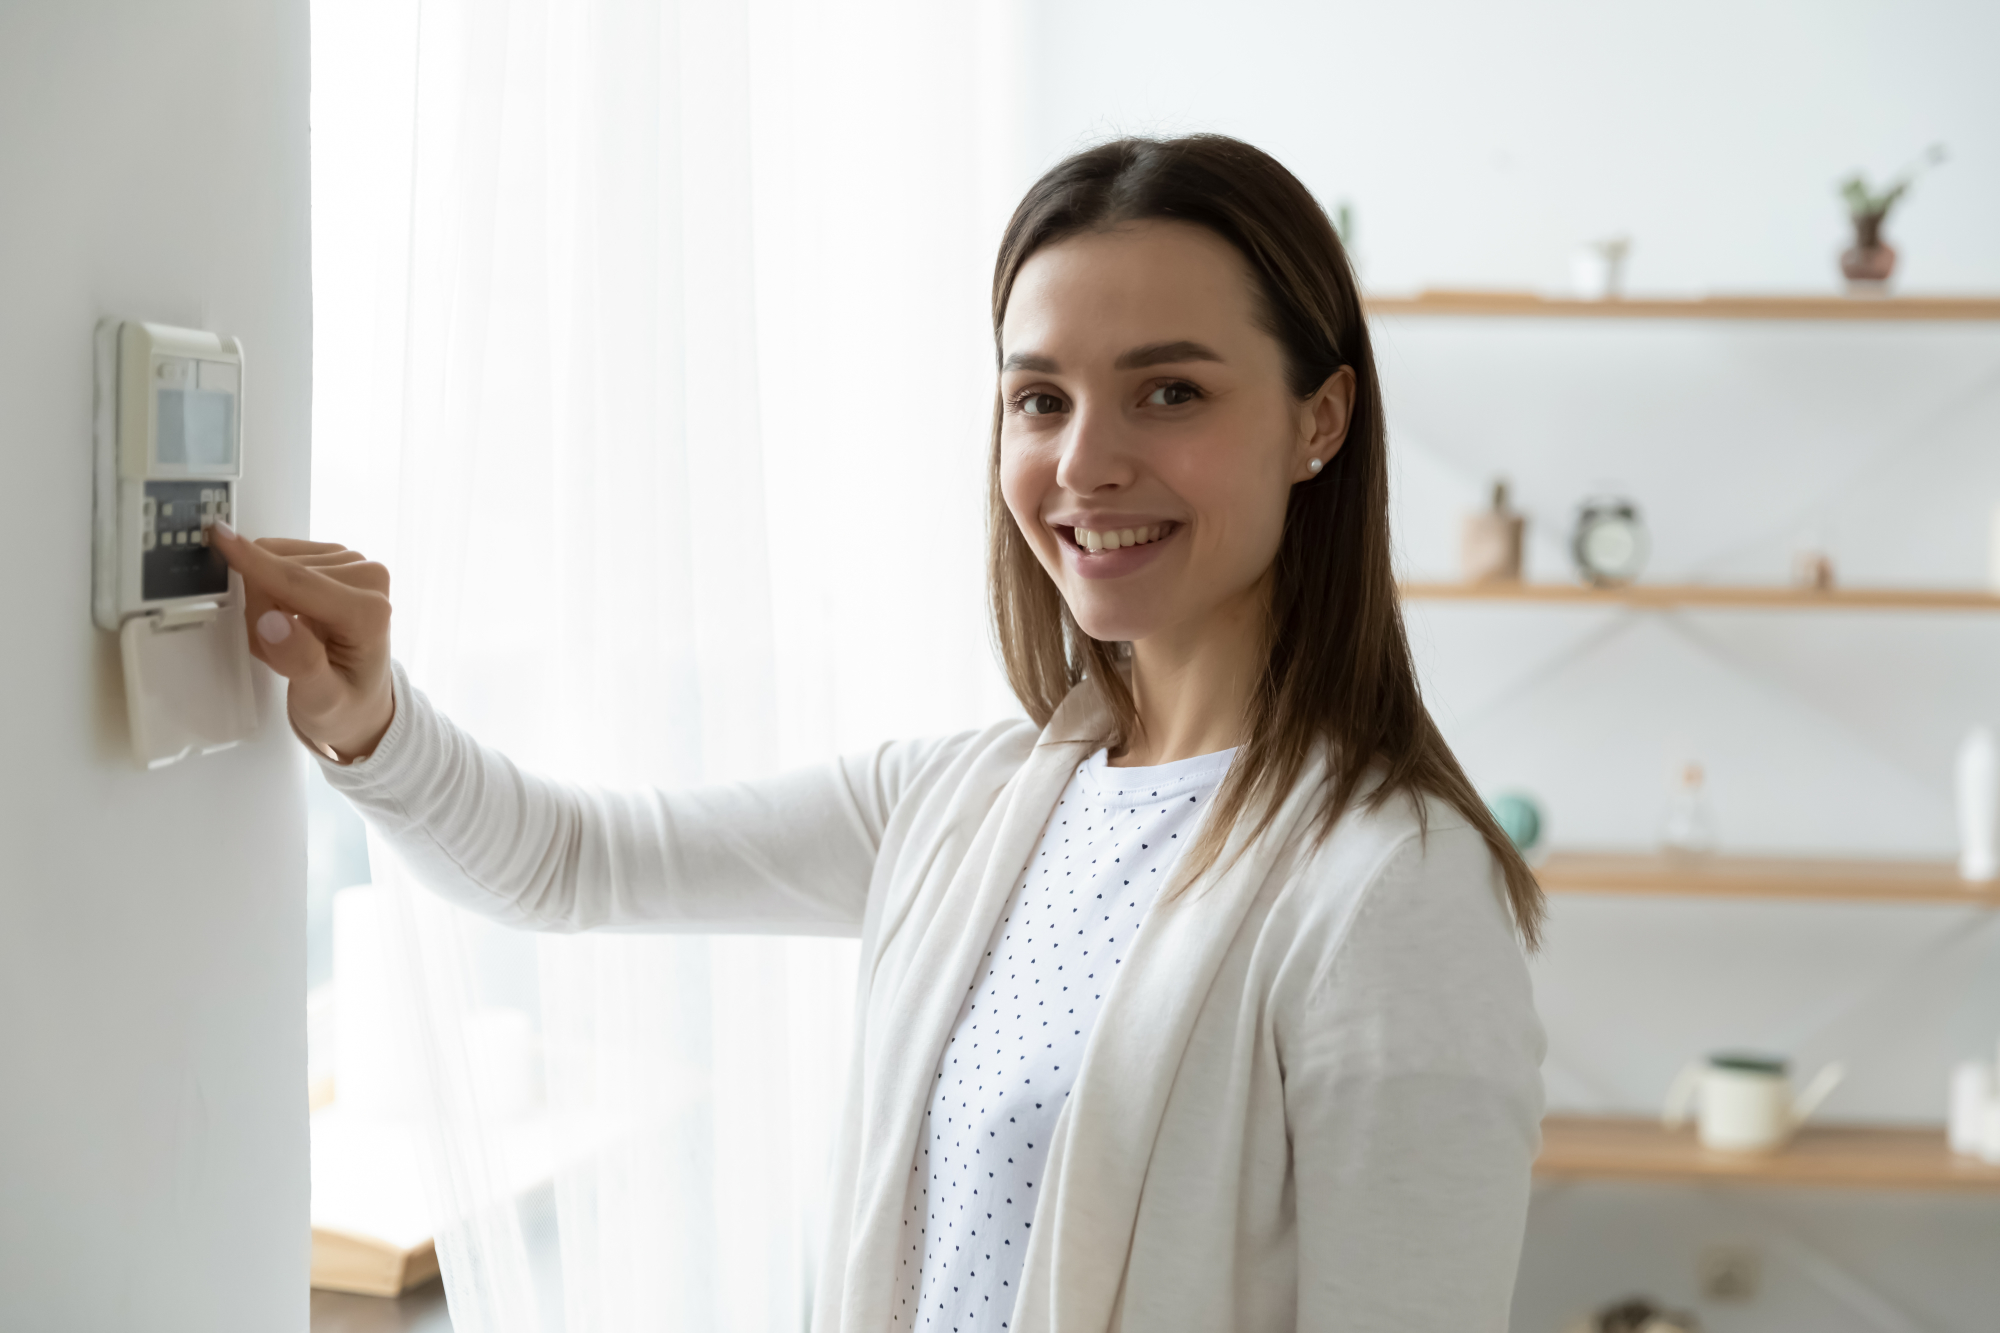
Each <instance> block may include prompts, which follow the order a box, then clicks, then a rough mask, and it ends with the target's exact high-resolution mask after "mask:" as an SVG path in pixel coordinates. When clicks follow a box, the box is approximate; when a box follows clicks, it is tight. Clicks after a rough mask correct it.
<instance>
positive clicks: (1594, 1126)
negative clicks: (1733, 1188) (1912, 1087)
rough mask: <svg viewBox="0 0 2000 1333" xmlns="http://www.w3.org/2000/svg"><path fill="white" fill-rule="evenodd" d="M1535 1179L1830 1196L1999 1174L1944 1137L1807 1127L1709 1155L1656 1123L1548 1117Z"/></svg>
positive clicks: (1992, 1183) (1977, 1187) (1954, 1184)
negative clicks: (1778, 1144)
mask: <svg viewBox="0 0 2000 1333" xmlns="http://www.w3.org/2000/svg"><path fill="white" fill-rule="evenodd" d="M1535 1175H1536V1176H1537V1177H1539V1178H1541V1179H1543V1180H1644V1181H1668V1182H1675V1183H1683V1184H1703V1185H1712V1184H1725V1185H1803V1186H1817V1187H1823V1188H1837V1189H1882V1190H1944V1191H1952V1192H1971V1191H1989V1192H1990V1191H2000V1166H1990V1165H1988V1164H1987V1163H1985V1162H1982V1161H1979V1160H1978V1159H1977V1158H1972V1157H1961V1156H1959V1155H1958V1154H1956V1153H1954V1152H1952V1151H1951V1149H1950V1147H1948V1146H1947V1145H1946V1143H1945V1138H1944V1130H1943V1129H1903V1128H1892V1127H1887V1126H1876V1125H1807V1126H1806V1127H1805V1128H1804V1129H1802V1130H1800V1131H1799V1133H1798V1137H1796V1138H1794V1139H1793V1140H1792V1142H1791V1143H1790V1144H1788V1145H1786V1147H1785V1148H1783V1149H1782V1150H1780V1151H1778V1152H1775V1153H1755V1154H1752V1153H1725V1152H1715V1151H1713V1150H1711V1149H1708V1148H1704V1147H1702V1146H1701V1145H1700V1144H1699V1143H1697V1142H1695V1137H1694V1130H1693V1129H1692V1128H1690V1129H1684V1130H1669V1129H1664V1128H1662V1127H1661V1125H1660V1123H1659V1121H1657V1120H1639V1119H1625V1118H1622V1117H1609V1116H1567V1115H1552V1116H1549V1117H1548V1118H1547V1119H1545V1120H1543V1121H1542V1155H1541V1156H1540V1157H1539V1158H1538V1159H1536V1162H1535Z"/></svg>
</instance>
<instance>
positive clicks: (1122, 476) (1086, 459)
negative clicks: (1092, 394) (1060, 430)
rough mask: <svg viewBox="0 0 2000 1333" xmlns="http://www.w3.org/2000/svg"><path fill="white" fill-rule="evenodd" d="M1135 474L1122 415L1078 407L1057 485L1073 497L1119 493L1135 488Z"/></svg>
mask: <svg viewBox="0 0 2000 1333" xmlns="http://www.w3.org/2000/svg"><path fill="white" fill-rule="evenodd" d="M1135 471H1136V460H1135V459H1134V458H1133V456H1132V450H1131V442H1130V441H1129V440H1128V439H1126V437H1125V430H1124V426H1123V423H1122V422H1121V421H1120V420H1119V414H1118V413H1116V412H1109V411H1104V410H1102V409H1101V408H1098V407H1093V406H1091V405H1090V404H1087V403H1079V404H1078V405H1077V407H1076V410H1075V411H1074V412H1073V413H1072V414H1071V416H1070V423H1069V430H1068V431H1067V432H1066V433H1065V435H1064V438H1063V449H1062V459H1061V461H1060V462H1058V463H1057V464H1056V484H1057V485H1059V486H1061V487H1062V488H1063V489H1064V490H1066V491H1068V492H1070V493H1071V494H1072V495H1097V494H1101V493H1104V492H1107V491H1110V492H1116V491H1119V490H1122V489H1124V488H1125V487H1128V486H1130V485H1131V484H1132V481H1133V476H1134V473H1135Z"/></svg>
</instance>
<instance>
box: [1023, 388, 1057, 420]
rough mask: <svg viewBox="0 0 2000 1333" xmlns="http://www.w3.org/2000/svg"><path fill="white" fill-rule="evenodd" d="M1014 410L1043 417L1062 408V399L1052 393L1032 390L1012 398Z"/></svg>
mask: <svg viewBox="0 0 2000 1333" xmlns="http://www.w3.org/2000/svg"><path fill="white" fill-rule="evenodd" d="M1014 410H1015V411H1016V412H1019V413H1020V414H1021V415H1022V416H1026V417H1045V416H1049V415H1051V414H1052V413H1056V412H1060V411H1062V410H1063V400H1062V399H1061V398H1059V397H1057V396H1056V395H1055V394H1052V393H1037V392H1035V391H1033V390H1030V391H1028V392H1027V393H1024V394H1021V395H1019V396H1018V397H1016V398H1015V399H1014Z"/></svg>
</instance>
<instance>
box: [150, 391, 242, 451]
mask: <svg viewBox="0 0 2000 1333" xmlns="http://www.w3.org/2000/svg"><path fill="white" fill-rule="evenodd" d="M158 392H159V398H160V413H159V421H160V433H159V438H158V441H157V448H158V456H159V460H160V462H161V463H162V464H163V465H166V466H170V467H191V468H220V469H223V470H234V469H235V467H236V395H235V394H233V393H218V392H216V391H214V390H212V389H196V388H186V389H161V390H159V391H158Z"/></svg>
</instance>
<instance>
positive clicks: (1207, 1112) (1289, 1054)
mask: <svg viewBox="0 0 2000 1333" xmlns="http://www.w3.org/2000/svg"><path fill="white" fill-rule="evenodd" d="M1107 720H1108V714H1107V712H1106V710H1105V709H1104V707H1103V705H1102V702H1101V700H1100V699H1099V697H1098V694H1097V692H1096V690H1095V689H1094V688H1093V687H1091V686H1090V685H1089V684H1088V683H1086V684H1084V685H1083V686H1080V687H1078V688H1077V689H1076V690H1075V691H1074V692H1072V694H1071V695H1070V697H1069V698H1068V699H1067V700H1065V701H1064V703H1063V705H1062V707H1061V708H1060V709H1058V710H1057V713H1056V715H1055V717H1054V718H1052V719H1051V720H1050V722H1049V725H1048V726H1047V727H1046V728H1044V729H1043V730H1042V732H1041V734H1040V735H1037V734H1036V733H1035V729H1034V728H1033V727H1032V726H1031V725H1029V724H1028V723H1025V722H1010V723H1003V724H1000V725H997V726H993V727H989V728H987V729H986V730H984V731H981V732H976V733H965V734H961V735H958V736H953V737H950V738H948V739H944V740H931V741H920V742H903V743H898V744H888V745H883V746H881V747H879V748H877V749H876V750H874V751H873V752H871V753H869V754H866V755H861V756H856V757H850V758H846V759H842V760H839V761H837V762H834V763H830V764H828V765H826V766H824V767H822V768H817V769H812V770H807V771H803V772H799V773H794V774H789V775H786V776H783V777H778V778H772V779H768V780H764V781H760V782H750V783H739V784H734V785H729V786H717V787H709V788H702V789H697V790H693V791H685V792H672V793H668V792H660V791H654V790H648V791H636V792H602V791H595V790H589V789H583V788H576V787H567V786H561V785H557V784H553V783H550V782H547V781H545V780H542V779H539V778H536V777H534V776H532V775H529V774H524V773H522V772H520V771H519V770H518V769H516V768H515V767H514V766H513V765H512V764H511V763H509V762H508V761H507V760H506V759H505V758H504V757H502V756H500V755H498V754H495V753H493V752H491V751H488V750H485V749H483V748H482V747H480V746H479V745H477V744H476V743H475V742H474V741H472V740H471V738H469V737H468V736H466V735H465V734H464V733H462V732H460V731H458V730H457V729H456V728H454V727H453V726H452V725H451V724H450V723H449V722H448V721H447V720H446V719H444V718H443V717H442V716H441V715H440V714H438V713H437V712H436V711H435V710H434V709H433V708H432V707H431V706H430V705H429V703H428V702H427V701H426V700H425V699H424V697H423V696H422V695H421V694H420V693H418V692H417V691H415V690H413V689H412V688H410V686H409V682H408V680H407V679H406V678H405V677H404V675H403V673H402V670H401V668H400V667H398V668H397V673H396V717H395V721H394V722H393V723H392V725H391V726H390V729H389V732H388V734H387V736H385V737H384V739H383V741H382V743H381V745H380V746H379V747H378V748H377V749H376V751H375V753H374V754H373V755H372V756H370V757H369V758H368V759H365V760H362V761H360V762H358V763H355V764H352V765H349V766H347V767H336V766H333V765H327V768H326V771H327V776H328V778H329V780H330V781H331V782H333V784H334V785H335V786H337V787H339V788H340V789H342V790H343V791H345V792H346V793H347V794H348V795H349V796H350V797H351V798H352V799H353V800H354V802H355V803H356V804H357V805H358V806H359V807H360V808H361V809H362V811H363V812H364V814H366V815H367V816H368V817H369V818H370V819H371V820H372V821H373V822H374V823H375V824H376V825H377V827H378V828H379V829H381V830H382V831H383V832H385V833H386V834H387V836H388V837H389V838H390V840H391V841H392V843H393V844H394V845H395V846H396V848H397V849H398V852H399V854H400V855H401V856H402V858H403V859H404V860H405V861H406V862H408V863H409V864H410V866H411V868H412V869H414V870H415V871H416V872H417V873H418V875H419V876H420V877H421V878H422V879H423V880H424V881H425V882H426V883H427V884H428V885H430V886H431V887H432V888H433V889H434V890H436V891H437V892H439V893H441V894H443V895H445V896H446V897H448V898H450V899H452V900H453V901H455V902H458V903H460V904H462V905H464V906H465V907H468V908H471V909H472V910H474V911H478V912H481V913H483V914H485V915H487V916H490V917H495V918H497V919H499V920H502V921H505V922H508V923H510V924H514V925H521V926H531V927H535V928H538V929H545V930H587V929H594V928H608V929H622V930H690V931H692V930H698V931H708V932H759V933H782V934H852V933H854V932H856V931H859V933H860V935H861V940H862V945H861V980H860V994H859V1000H858V1002H859V1022H858V1027H857V1040H856V1048H855V1050H854V1053H853V1058H852V1065H851V1073H850V1078H849V1087H848V1090H847V1095H846V1100H845V1103H844V1107H843V1112H842V1117H841V1125H840V1130H839V1134H838V1137H837V1140H836V1146H835V1160H834V1165H833V1182H832V1199H831V1207H830V1210H829V1216H830V1219H831V1221H830V1224H829V1228H828V1235H827V1238H826V1255H825V1260H824V1262H823V1263H822V1265H821V1266H820V1269H819V1271H820V1274H821V1279H820V1284H819V1288H818V1291H817V1293H816V1296H815V1308H814V1317H813V1327H814V1329H815V1330H816V1333H879V1331H880V1330H883V1329H886V1328H887V1327H888V1326H889V1322H890V1312H891V1309H892V1308H893V1302H894V1300H895V1292H896V1272H897V1265H896V1258H897V1255H898V1247H899V1245H901V1244H903V1243H904V1242H903V1241H901V1239H900V1238H899V1232H900V1230H901V1227H902V1217H901V1208H902V1203H903V1193H904V1187H905V1181H906V1178H907V1176H908V1174H909V1171H910V1163H911V1161H912V1159H913V1156H914V1153H915V1150H916V1140H917V1136H918V1133H919V1127H920V1123H921V1120H922V1116H923V1111H924V1107H925V1105H926V1099H927V1094H928V1091H929V1084H930V1079H931V1075H932V1073H933V1072H934V1071H935V1070H936V1068H937V1061H938V1055H939V1052H940V1050H941V1049H942V1048H943V1045H944V1042H945V1040H946V1038H947V1037H948V1036H949V1034H950V1030H951V1026H952V1023H953V1020H954V1019H955V1018H956V1017H957V1013H958V1008H959V1004H960V1001H961V999H962V998H963V996H964V994H965V989H966V987H967V986H968V985H969V984H970V983H971V979H972V976H973V973H974V969H975V967H976V965H977V963H978V961H979V958H980V955H981V952H982V950H984V948H985V947H986V943H987V941H988V939H989V938H990V936H991V935H992V932H993V926H994V923H995V922H996V920H997V919H998V917H999V914H1000V911H1001V909H1002V907H1003V905H1004V904H1005V902H1006V900H1007V897H1008V894H1009V891H1010V890H1011V889H1012V887H1013V882H1014V879H1015V877H1016V875H1017V873H1018V871H1019V870H1020V868H1021V866H1022V865H1023V864H1024V863H1025V861H1026V858H1027V857H1028V856H1029V855H1030V853H1031V852H1032V850H1033V848H1034V845H1035V840H1036V837H1037V835H1038V833H1039V832H1040V829H1041V826H1042V824H1043V822H1044V820H1045V819H1046V818H1047V817H1048V813H1049V811H1050V809H1052V808H1053V806H1054V804H1055V800H1056V797H1057V795H1058V793H1059V792H1060V791H1061V789H1062V787H1063V784H1064V783H1065V782H1066V781H1067V780H1068V778H1069V775H1070V774H1071V773H1072V772H1073V771H1074V769H1075V767H1076V765H1077V764H1078V763H1079V762H1080V761H1081V760H1082V759H1083V758H1084V757H1085V756H1086V755H1088V754H1089V753H1091V751H1092V750H1094V749H1095V748H1096V747H1097V746H1098V745H1100V744H1102V743H1103V740H1104V737H1105V733H1106V730H1107V725H1106V724H1107ZM1321 771H1322V770H1321V769H1320V768H1319V767H1318V766H1317V765H1315V766H1313V767H1312V768H1310V769H1309V770H1308V772H1307V773H1306V774H1305V775H1304V778H1303V779H1302V781H1301V782H1300V784H1299V785H1298V787H1297V788H1295V789H1294V790H1293V792H1292V793H1291V794H1290V795H1289V796H1288V797H1287V799H1286V800H1285V802H1284V804H1283V805H1282V807H1281V808H1280V810H1279V813H1278V816H1277V819H1276V820H1275V821H1274V823H1273V824H1272V826H1271V829H1270V830H1269V832H1268V833H1267V834H1266V836H1264V837H1263V838H1260V839H1258V840H1257V841H1255V842H1254V843H1252V844H1250V845H1248V846H1247V847H1245V846H1244V842H1245V835H1244V832H1243V831H1242V830H1240V829H1239V830H1238V831H1237V832H1236V833H1235V834H1234V835H1232V837H1231V839H1230V841H1229V843H1228V850H1227V851H1226V852H1225V855H1224V864H1225V866H1226V868H1225V869H1223V870H1222V871H1220V872H1219V873H1218V872H1211V873H1210V874H1209V875H1207V876H1205V877H1204V878H1203V880H1201V881H1200V882H1198V883H1196V884H1195V885H1193V886H1192V887H1191V888H1190V889H1188V890H1187V891H1186V892H1184V893H1182V894H1181V895H1180V896H1178V897H1176V898H1173V899H1171V900H1162V901H1161V902H1160V903H1158V905H1156V907H1155V908H1154V909H1153V911H1152V913H1151V914H1150V915H1149V917H1148V918H1147V920H1146V922H1145V924H1144V925H1143V926H1142V927H1141V929H1140V932H1139V935H1138V938H1137V939H1136V940H1135V941H1134V944H1133V946H1132V948H1131V950H1130V952H1129V953H1128V955H1127V957H1126V960H1125V962H1124V965H1123V968H1122V972H1121V975H1120V976H1119V978H1118V981H1117V983H1116V985H1115V986H1114V988H1113V989H1112V991H1111V993H1110V994H1108V995H1107V996H1106V997H1105V1001H1104V1008H1103V1011H1102V1013H1101V1015H1100V1017H1099V1020H1098V1025H1097V1029H1096V1031H1095V1032H1094V1033H1093V1034H1092V1036H1091V1038H1090V1043H1089V1046H1088V1047H1087V1048H1086V1053H1085V1056H1084V1060H1083V1064H1082V1067H1081V1068H1080V1069H1079V1071H1078V1073H1077V1080H1076V1084H1075V1086H1074V1088H1073V1090H1072V1093H1071V1096H1070V1099H1069V1105H1068V1107H1067V1108H1066V1109H1065V1111H1064V1113H1063V1116H1062V1118H1061V1119H1060V1120H1059V1121H1058V1122H1057V1126H1056V1133H1055V1138H1054V1140H1053V1141H1052V1143H1051V1149H1050V1155H1049V1161H1048V1165H1047V1167H1046V1171H1045V1175H1044V1180H1045V1185H1044V1191H1045V1192H1044V1194H1043V1196H1042V1199H1041V1203H1040V1205H1039V1207H1038V1209H1037V1212H1036V1215H1035V1225H1034V1228H1033V1236H1032V1239H1031V1241H1030V1246H1029V1251H1028V1256H1027V1260H1026V1266H1025V1268H1024V1271H1023V1273H1022V1277H1021V1286H1020V1303H1019V1305H1018V1307H1017V1309H1016V1311H1015V1317H1014V1319H1013V1320H1012V1321H1011V1324H1012V1327H1013V1328H1014V1329H1015V1330H1018V1331H1020V1333H1099V1331H1100V1330H1103V1331H1109V1330H1117V1329H1125V1330H1133V1331H1134V1333H1141V1331H1144V1333H1150V1331H1151V1330H1214V1333H1232V1331H1233V1333H1283V1331H1288V1330H1295V1329H1296V1330H1311V1331H1312V1333H1319V1331H1321V1330H1326V1331H1328V1333H1331V1331H1332V1330H1340V1333H1373V1331H1374V1330H1382V1331H1383V1333H1389V1331H1391V1330H1393V1331H1394V1333H1419V1331H1424V1330H1435V1331H1436V1333H1475V1331H1476V1330H1493V1331H1494V1333H1500V1331H1502V1330H1505V1329H1506V1327H1507V1322H1508V1313H1509V1304H1510V1301H1511V1295H1512V1291H1513V1284H1514V1272H1515V1267H1516V1264H1517V1262H1518V1260H1519V1255H1520V1246H1521V1233H1522V1226H1523V1223H1524V1220H1525V1215H1526V1211H1527V1201H1528V1188H1529V1170H1530V1167H1531V1164H1532V1162H1533V1160H1534V1157H1535V1153H1536V1151H1537V1149H1538V1146H1539V1138H1540V1134H1539V1125H1540V1119H1541V1111H1542V1086H1541V1077H1540V1072H1539V1067H1540V1063H1541V1057H1542V1049H1543V1040H1542V1031H1541V1026H1540V1024H1539V1023H1538V1021H1537V1020H1536V1017H1535V1012H1534V1006H1533V1002H1532V997H1531V994H1530V990H1529V984H1528V975H1527V969H1526V967H1525V965H1524V962H1523V959H1522V956H1521V952H1520V949H1519V946H1518V944H1517V942H1516V938H1515V935H1514V929H1513V923H1512V918H1511V916H1510V914H1509V911H1508V907H1507V902H1506V898H1505V894H1504V891H1503V886H1502V883H1501V879H1500V876H1499V873H1498V870H1497V868H1496V866H1495V865H1494V863H1493V861H1492V859H1491V857H1490V855H1489V853H1488V852H1487V849H1486V847H1485V845H1484V843H1483V842H1482V841H1481V840H1480V838H1479V836H1478V834H1477V833H1476V832H1475V831H1474V830H1472V829H1471V828H1470V827H1469V826H1468V825H1467V824H1466V823H1465V822H1464V821H1463V820H1462V819H1461V818H1459V817H1458V816H1457V815H1456V814H1455V813H1454V812H1452V811H1450V810H1449V809H1447V808H1443V807H1441V806H1440V805H1438V804H1436V803H1433V804H1432V806H1431V808H1430V818H1429V831H1428V834H1427V835H1426V834H1424V833H1422V832H1420V829H1419V825H1418V819H1417V812H1416V810H1415V808H1414V806H1413V805H1412V803H1411V802H1410V801H1408V800H1404V799H1400V798H1399V799H1392V800H1390V801H1388V802H1387V803H1385V804H1384V806H1383V807H1382V808H1381V809H1380V810H1376V811H1365V810H1361V809H1355V810H1352V811H1350V812H1349V813H1348V814H1347V815H1346V816H1345V817H1344V818H1343V819H1342V820H1341V822H1340V823H1339V825H1338V826H1337V827H1336V828H1335V830H1334V831H1333V833H1332V835H1331V836H1329V837H1328V838H1327V839H1326V840H1325V841H1324V842H1322V843H1320V844H1319V845H1318V846H1317V847H1316V848H1314V847H1311V846H1310V845H1309V839H1305V838H1303V837H1302V836H1301V835H1302V834H1304V832H1305V830H1306V827H1307V825H1308V824H1309V822H1310V818H1311V815H1312V813H1313V810H1314V808H1315V806H1316V805H1317V802H1318V796H1317V791H1318V779H1319V776H1320V773H1321ZM1238 851H1240V852H1241V853H1242V854H1241V855H1240V856H1236V855H1235V853H1237V852H1238ZM1232 857H1233V858H1234V859H1233V862H1232V860H1231V858H1232Z"/></svg>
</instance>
